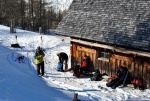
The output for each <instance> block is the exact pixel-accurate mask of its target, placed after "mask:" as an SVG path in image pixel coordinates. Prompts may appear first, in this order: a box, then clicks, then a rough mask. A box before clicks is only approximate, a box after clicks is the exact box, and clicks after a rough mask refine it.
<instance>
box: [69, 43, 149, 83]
mask: <svg viewBox="0 0 150 101" xmlns="http://www.w3.org/2000/svg"><path fill="white" fill-rule="evenodd" d="M99 52H100V51H99V48H97V47H89V46H84V45H81V44H77V43H72V47H71V55H72V60H71V62H72V63H71V64H72V65H71V66H73V67H74V66H75V65H76V64H81V61H82V58H83V56H84V55H88V56H89V57H90V59H91V67H92V68H94V69H96V68H98V69H99V70H100V72H101V73H106V74H108V75H109V76H111V75H112V74H113V73H115V72H116V71H117V70H118V67H119V66H120V65H122V66H125V67H127V68H128V69H129V71H130V72H131V77H135V76H140V77H142V78H143V79H144V80H145V82H146V84H150V78H149V77H150V58H148V57H142V56H138V55H134V54H130V53H122V52H120V51H114V52H113V53H110V54H111V55H110V58H109V61H106V60H105V59H104V60H103V59H102V60H99V59H98V58H99V57H98V54H99Z"/></svg>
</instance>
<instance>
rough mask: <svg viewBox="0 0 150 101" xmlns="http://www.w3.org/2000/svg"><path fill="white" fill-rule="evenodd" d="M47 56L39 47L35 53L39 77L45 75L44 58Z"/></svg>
mask: <svg viewBox="0 0 150 101" xmlns="http://www.w3.org/2000/svg"><path fill="white" fill-rule="evenodd" d="M44 56H45V54H44V52H43V50H42V48H41V47H39V46H38V47H37V49H36V53H35V64H36V66H37V74H38V75H39V76H43V75H44V58H43V57H44Z"/></svg>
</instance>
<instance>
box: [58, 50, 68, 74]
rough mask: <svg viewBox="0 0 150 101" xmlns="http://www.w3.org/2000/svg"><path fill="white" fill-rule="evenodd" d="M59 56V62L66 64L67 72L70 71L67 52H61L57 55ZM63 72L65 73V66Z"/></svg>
mask: <svg viewBox="0 0 150 101" xmlns="http://www.w3.org/2000/svg"><path fill="white" fill-rule="evenodd" d="M57 56H58V58H59V62H61V63H62V64H63V63H65V70H67V69H68V55H67V54H66V53H65V52H59V53H57ZM61 71H64V69H63V65H62V67H61Z"/></svg>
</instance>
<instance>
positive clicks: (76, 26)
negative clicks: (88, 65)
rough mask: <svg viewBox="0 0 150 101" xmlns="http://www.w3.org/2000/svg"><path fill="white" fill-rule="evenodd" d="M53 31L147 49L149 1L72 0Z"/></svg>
mask: <svg viewBox="0 0 150 101" xmlns="http://www.w3.org/2000/svg"><path fill="white" fill-rule="evenodd" d="M55 33H57V34H62V35H68V36H71V37H76V38H83V39H88V40H91V41H93V40H94V41H97V42H101V43H106V44H110V45H119V46H124V47H130V48H135V49H140V50H146V51H150V1H149V0H73V2H72V4H71V6H70V8H69V11H68V13H67V15H66V16H65V17H64V18H63V20H62V21H61V22H60V24H59V26H58V28H57V29H56V30H55Z"/></svg>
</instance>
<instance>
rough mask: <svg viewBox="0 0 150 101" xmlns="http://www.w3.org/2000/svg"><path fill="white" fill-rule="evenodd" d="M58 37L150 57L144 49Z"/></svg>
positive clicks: (149, 53)
mask: <svg viewBox="0 0 150 101" xmlns="http://www.w3.org/2000/svg"><path fill="white" fill-rule="evenodd" d="M58 38H61V39H65V40H69V41H71V42H76V43H80V44H83V45H88V46H94V47H101V48H105V49H110V50H116V51H121V52H124V53H132V54H138V55H141V56H145V57H150V52H144V51H139V50H133V49H127V48H121V47H116V46H110V45H105V44H100V43H94V42H88V41H83V40H79V39H73V38H70V37H65V36H58Z"/></svg>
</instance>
